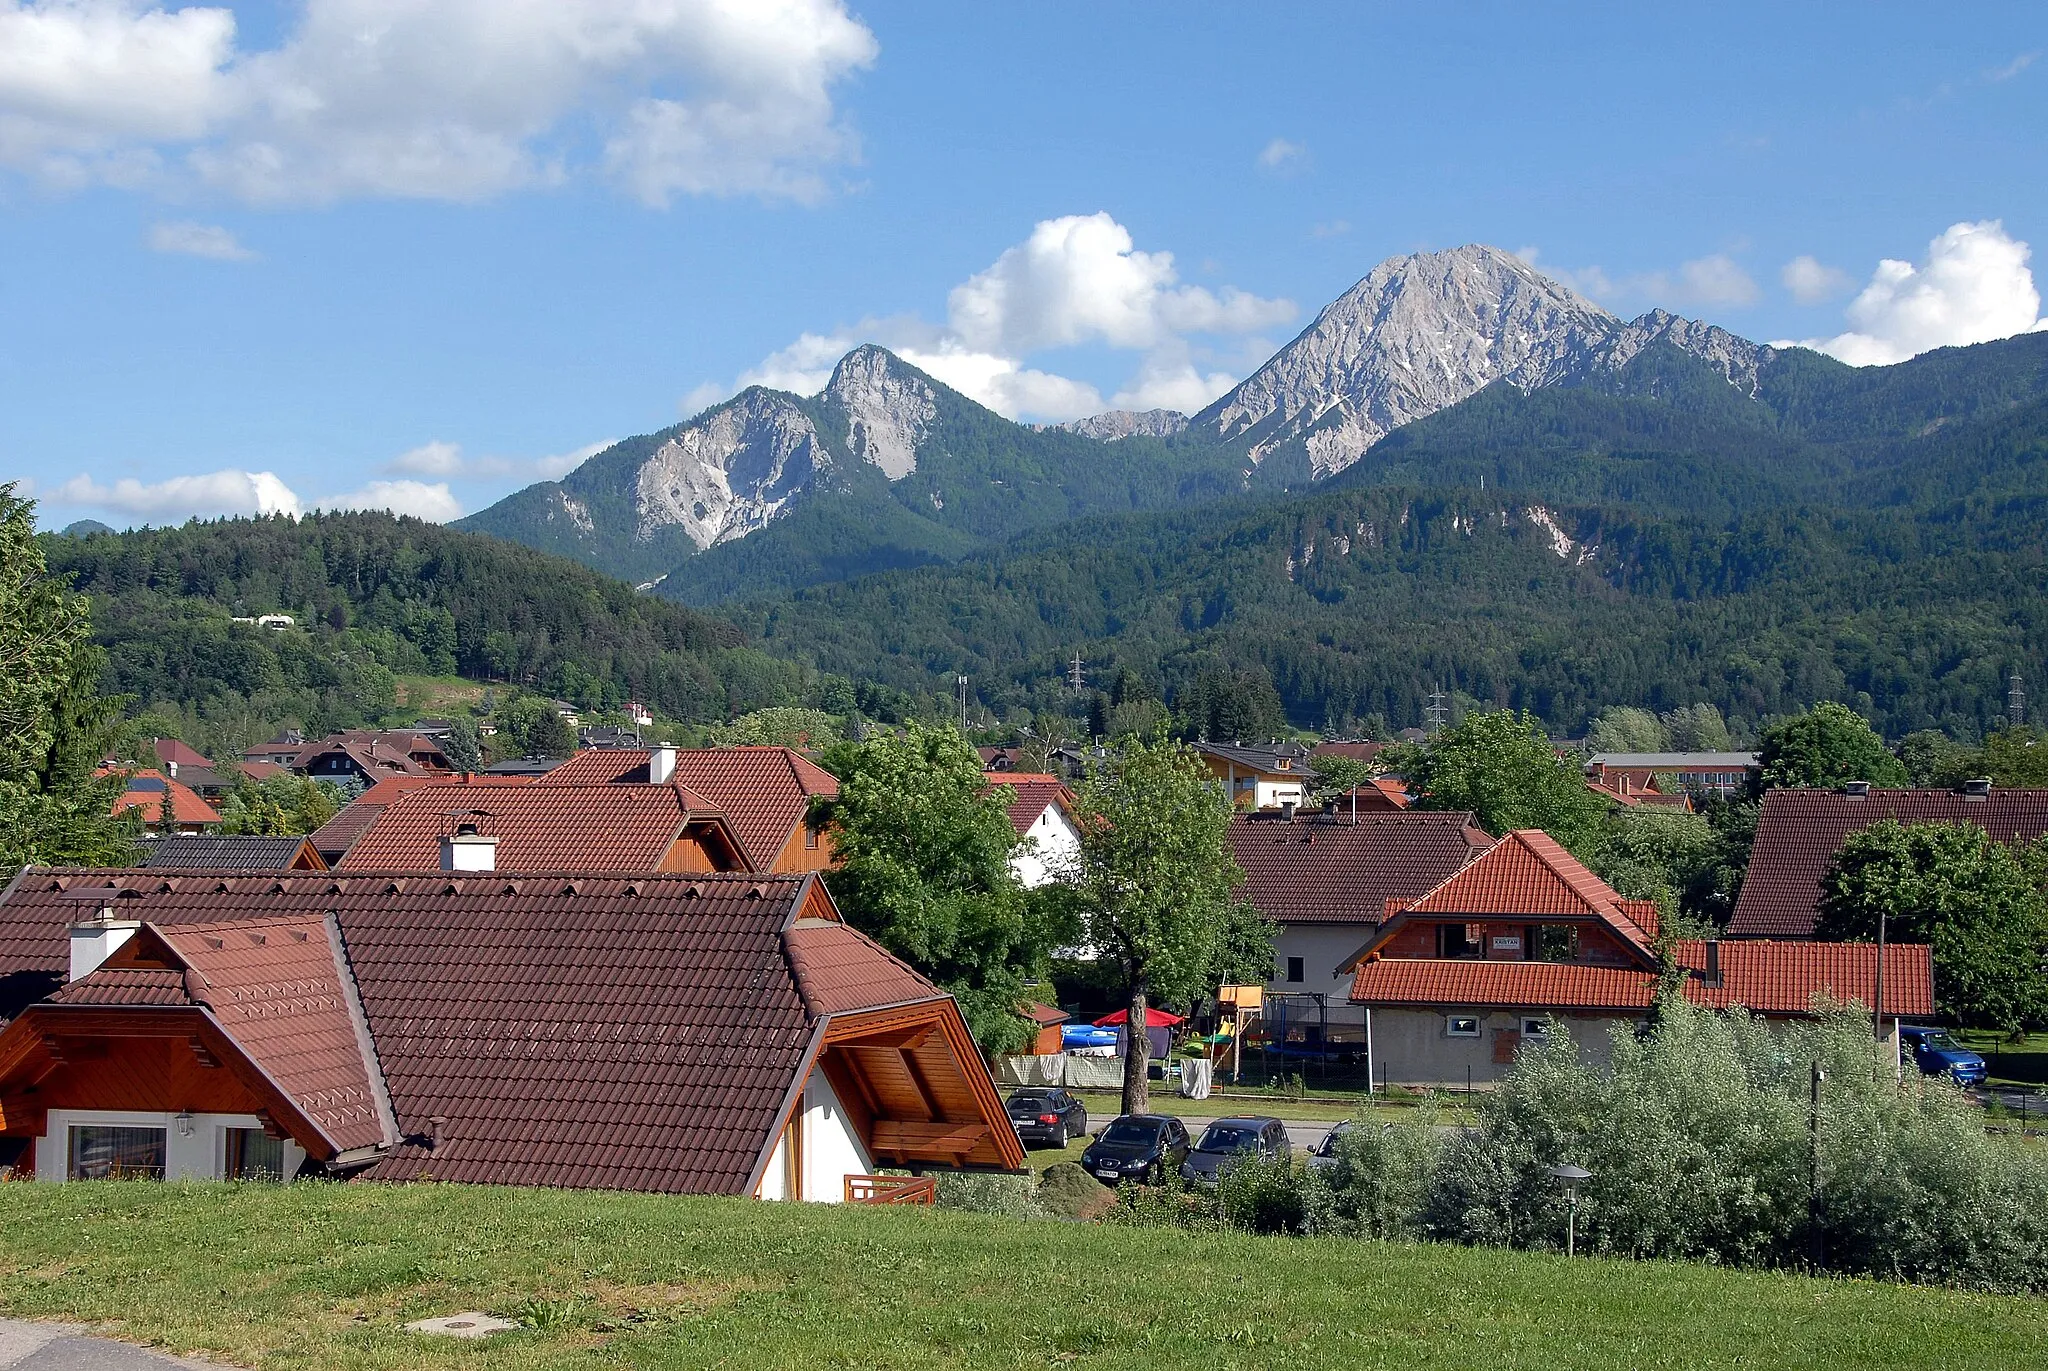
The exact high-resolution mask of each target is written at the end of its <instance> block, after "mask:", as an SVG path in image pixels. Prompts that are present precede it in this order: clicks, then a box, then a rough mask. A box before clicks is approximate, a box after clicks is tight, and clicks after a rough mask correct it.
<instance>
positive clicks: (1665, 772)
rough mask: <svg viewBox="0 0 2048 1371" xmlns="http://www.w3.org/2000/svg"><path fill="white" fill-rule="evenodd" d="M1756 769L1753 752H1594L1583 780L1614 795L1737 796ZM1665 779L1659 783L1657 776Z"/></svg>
mask: <svg viewBox="0 0 2048 1371" xmlns="http://www.w3.org/2000/svg"><path fill="white" fill-rule="evenodd" d="M1758 771H1759V765H1758V762H1757V754H1756V753H1754V752H1596V753H1594V754H1593V755H1592V756H1591V757H1590V758H1588V759H1587V761H1586V779H1587V780H1589V781H1591V782H1593V783H1594V785H1595V786H1596V787H1597V788H1599V789H1602V790H1607V791H1611V792H1613V793H1614V794H1616V795H1625V796H1626V795H1643V794H1651V795H1661V794H1666V793H1667V791H1666V789H1665V787H1666V786H1667V785H1668V786H1669V787H1670V788H1669V791H1668V793H1669V794H1670V795H1682V794H1684V793H1685V792H1687V791H1702V792H1706V793H1709V794H1714V795H1738V794H1741V793H1742V792H1743V791H1744V790H1746V789H1748V787H1749V784H1750V782H1751V781H1752V780H1753V779H1754V778H1755V777H1756V775H1757V774H1758ZM1660 777H1662V778H1665V779H1664V780H1663V781H1662V782H1660V780H1659V778H1660Z"/></svg>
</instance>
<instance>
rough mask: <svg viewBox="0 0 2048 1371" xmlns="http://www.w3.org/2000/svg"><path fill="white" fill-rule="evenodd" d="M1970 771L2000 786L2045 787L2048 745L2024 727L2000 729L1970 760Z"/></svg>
mask: <svg viewBox="0 0 2048 1371" xmlns="http://www.w3.org/2000/svg"><path fill="white" fill-rule="evenodd" d="M1971 770H1972V772H1973V774H1975V775H1978V776H1989V777H1990V778H1991V781H1992V784H1994V785H2001V786H2025V787H2037V788H2038V787H2043V786H2048V741H2044V740H2043V738H2042V736H2041V734H2040V733H2039V732H2038V731H2037V730H2035V729H2031V728H2028V727H2026V726H2025V725H2024V724H2022V725H2020V726H2019V727H2017V728H2001V729H1999V730H1998V732H1996V733H1993V734H1991V735H1990V736H1989V737H1987V738H1986V739H1985V740H1984V746H1983V747H1982V748H1980V749H1978V751H1977V753H1976V754H1975V756H1973V757H1972V758H1971Z"/></svg>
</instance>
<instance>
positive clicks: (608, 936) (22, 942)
mask: <svg viewBox="0 0 2048 1371" xmlns="http://www.w3.org/2000/svg"><path fill="white" fill-rule="evenodd" d="M109 883H112V884H113V885H116V886H118V887H120V888H122V889H125V890H131V891H133V892H135V893H134V894H133V895H131V896H129V897H127V898H123V899H121V900H119V908H120V910H121V913H122V915H123V916H124V917H127V918H133V919H139V920H142V921H144V922H145V923H147V924H148V925H149V926H150V927H151V928H154V929H156V930H158V931H159V932H161V933H162V934H163V936H164V937H165V938H166V939H167V940H168V941H172V942H175V943H176V945H177V946H178V947H180V948H182V949H193V948H194V944H195V942H196V943H197V944H198V945H199V946H200V947H202V948H204V947H205V939H206V938H208V937H218V938H221V939H222V941H223V942H224V943H225V944H227V946H224V947H222V948H219V949H210V948H209V949H207V951H208V952H210V953H211V955H212V957H213V959H214V960H213V961H212V962H206V961H205V954H203V953H199V952H194V953H193V955H195V956H198V957H200V960H201V961H202V963H204V964H203V965H202V966H201V968H200V969H202V970H204V971H206V972H207V974H208V975H212V976H218V977H220V978H221V983H223V984H226V983H229V982H228V974H229V969H228V967H227V966H226V965H225V964H224V963H225V962H226V960H227V959H228V957H229V954H230V953H231V952H232V953H233V954H234V955H235V956H237V957H239V956H241V955H242V953H241V952H240V950H239V949H238V948H236V947H235V946H234V942H233V936H232V932H231V931H232V930H236V929H239V928H241V927H243V922H244V921H255V922H253V923H252V924H251V925H250V926H252V927H256V928H259V929H262V928H264V923H263V921H266V920H268V921H277V922H279V923H281V924H285V925H289V924H291V923H293V922H294V921H298V922H301V923H303V924H305V925H312V924H314V923H315V922H316V921H319V920H321V919H323V917H324V916H325V915H326V914H327V913H328V912H329V911H332V914H333V916H334V920H335V924H334V926H335V927H336V928H338V930H339V933H340V937H341V940H342V942H343V944H344V946H345V948H346V953H347V965H348V966H349V967H350V968H351V969H352V970H353V973H354V979H355V983H356V985H357V986H358V987H359V989H360V1000H361V1004H362V1007H363V1010H364V1014H365V1018H366V1021H367V1023H368V1025H369V1032H370V1035H371V1039H372V1041H373V1043H374V1052H375V1059H376V1061H377V1062H378V1063H379V1064H380V1065H381V1067H382V1071H383V1076H384V1079H385V1081H386V1082H387V1084H388V1088H389V1097H390V1100H391V1103H392V1106H393V1108H394V1110H395V1113H396V1118H397V1123H398V1128H399V1132H400V1134H401V1136H402V1138H403V1141H402V1142H401V1143H400V1144H399V1145H398V1146H396V1147H394V1148H393V1149H392V1150H391V1151H390V1152H389V1153H388V1154H387V1155H385V1156H384V1157H383V1159H382V1160H380V1161H378V1162H377V1163H376V1164H375V1165H374V1166H373V1167H372V1168H371V1169H370V1171H369V1172H368V1173H367V1174H368V1175H370V1176H372V1177H375V1178H381V1179H389V1180H412V1179H415V1178H425V1179H431V1180H441V1181H454V1182H479V1183H490V1184H505V1185H552V1186H575V1187H605V1188H615V1189H625V1190H648V1191H664V1192H691V1193H711V1194H737V1193H742V1192H744V1191H745V1189H746V1188H747V1185H748V1183H749V1181H750V1179H751V1177H752V1174H753V1170H754V1167H755V1164H756V1163H757V1161H759V1160H760V1158H761V1157H762V1156H763V1155H765V1153H766V1150H767V1148H768V1146H769V1144H770V1142H771V1141H772V1139H773V1136H774V1133H775V1130H776V1128H777V1126H778V1124H779V1122H780V1118H781V1109H782V1106H783V1104H784V1102H785V1101H786V1100H787V1099H788V1098H789V1094H790V1091H791V1088H792V1087H793V1086H794V1085H795V1083H796V1081H797V1079H798V1073H799V1072H800V1071H801V1070H802V1069H803V1068H804V1067H805V1065H806V1063H807V1062H808V1061H809V1053H810V1051H811V1050H812V1049H813V1045H814V1044H815V1042H816V1041H817V1029H818V1027H819V1016H820V1015H822V1014H825V1013H840V1012H850V1011H853V1010H856V1009H867V1008H879V1007H881V1006H882V1005H883V1004H887V1003H897V1002H901V1001H904V1000H909V999H921V1000H924V1001H927V1002H944V1001H945V999H946V997H945V996H944V995H943V993H942V992H940V991H939V990H938V989H937V988H936V987H934V986H932V985H931V984H930V983H929V982H925V981H923V980H921V979H919V978H917V977H916V976H915V975H914V974H912V973H910V972H908V971H907V969H905V968H904V967H903V966H902V964H901V963H899V962H896V961H895V960H894V959H893V958H891V957H889V956H888V955H887V954H886V953H883V952H881V950H880V949H879V948H877V947H875V945H874V944H873V943H871V942H869V941H868V940H867V939H865V938H863V937H861V936H860V935H859V934H858V933H855V932H853V931H852V930H840V929H839V928H838V927H837V926H836V925H831V926H828V921H827V920H826V919H822V918H816V917H799V916H801V915H804V914H805V912H806V911H811V912H812V913H814V914H815V913H817V912H820V911H822V912H823V913H825V914H827V915H831V914H833V913H834V911H832V909H831V905H830V903H829V901H827V900H825V899H824V896H823V893H822V888H821V887H818V886H817V885H816V884H815V878H808V877H801V876H761V875H655V876H633V877H625V876H606V875H589V874H575V873H555V874H530V873H529V874H517V875H509V874H506V873H503V872H494V873H475V874H467V873H436V874H432V875H427V874H422V873H418V872H366V873H361V874H350V873H332V874H324V875H311V874H306V875H290V876H284V877H273V876H263V877H253V876H226V877H223V876H221V875H219V874H218V873H180V872H161V871H156V870H150V871H87V870H77V869H65V870H49V869H31V870H30V871H29V872H27V873H25V874H24V876H23V877H21V878H20V879H18V880H17V881H16V882H15V884H14V886H13V887H12V888H11V889H10V891H9V892H8V894H7V896H6V898H5V900H4V901H0V985H4V984H5V983H6V981H7V978H8V977H9V974H10V972H12V973H14V974H16V975H21V974H30V975H36V976H44V977H48V976H53V975H54V976H61V975H62V972H63V968H64V966H65V965H66V959H67V956H68V951H67V941H68V940H67V934H66V932H65V929H66V925H67V924H68V923H69V922H70V921H71V920H72V919H73V918H75V917H77V916H78V914H79V912H80V902H78V901H76V900H66V899H65V898H64V888H65V887H67V886H68V887H70V888H72V889H78V888H94V887H98V886H102V885H106V884H109ZM90 903H91V902H87V904H88V905H89V904H90ZM223 930H229V931H230V932H226V933H224V932H223ZM275 945H276V940H275V939H273V940H272V942H271V946H273V947H274V946H275ZM310 971H311V968H309V969H308V973H309V974H310ZM238 974H240V975H241V976H242V979H240V980H238V981H234V982H232V983H233V984H236V985H250V984H255V985H261V984H264V983H265V982H266V978H265V977H264V976H262V975H260V974H258V973H257V971H256V969H255V968H253V967H251V968H248V970H247V971H246V972H245V973H238ZM269 979H270V980H274V981H278V982H282V981H283V980H285V979H286V978H285V977H282V976H278V977H272V978H269ZM80 984H81V985H83V984H84V982H80ZM884 997H886V998H884ZM254 1017H255V1016H252V1022H253V1021H254ZM963 1031H964V1030H963ZM436 1116H439V1117H441V1118H443V1119H445V1120H446V1123H445V1124H444V1125H442V1126H441V1127H440V1128H439V1143H438V1145H437V1146H429V1145H428V1141H427V1135H428V1134H429V1133H430V1131H432V1130H433V1128H434V1125H432V1124H431V1122H430V1121H431V1120H432V1119H433V1118H434V1117H436Z"/></svg>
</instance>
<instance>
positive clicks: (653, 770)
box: [647, 746, 676, 785]
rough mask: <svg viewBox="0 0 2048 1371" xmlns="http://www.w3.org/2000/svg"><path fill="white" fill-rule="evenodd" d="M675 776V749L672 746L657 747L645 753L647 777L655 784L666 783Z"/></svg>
mask: <svg viewBox="0 0 2048 1371" xmlns="http://www.w3.org/2000/svg"><path fill="white" fill-rule="evenodd" d="M675 776H676V750H675V749H674V748H672V747H665V746H664V747H657V748H655V749H654V750H652V751H651V752H649V753H648V754H647V779H648V780H650V781H652V782H653V783H654V784H655V785H667V784H668V783H669V782H670V781H672V780H674V779H675Z"/></svg>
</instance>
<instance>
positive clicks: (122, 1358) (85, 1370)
mask: <svg viewBox="0 0 2048 1371" xmlns="http://www.w3.org/2000/svg"><path fill="white" fill-rule="evenodd" d="M0 1371H219V1368H218V1366H217V1365H216V1364H215V1363H213V1362H203V1361H188V1360H187V1359H185V1358H183V1357H167V1356H164V1355H163V1354H162V1353H160V1352H149V1351H145V1350H144V1349H142V1348H140V1347H130V1346H129V1345H128V1344H127V1343H125V1342H115V1341H113V1340H112V1339H109V1338H94V1337H88V1336H86V1332H85V1330H84V1329H83V1328H81V1327H79V1326H78V1325H77V1324H70V1323H21V1322H18V1321H16V1320H14V1319H0Z"/></svg>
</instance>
